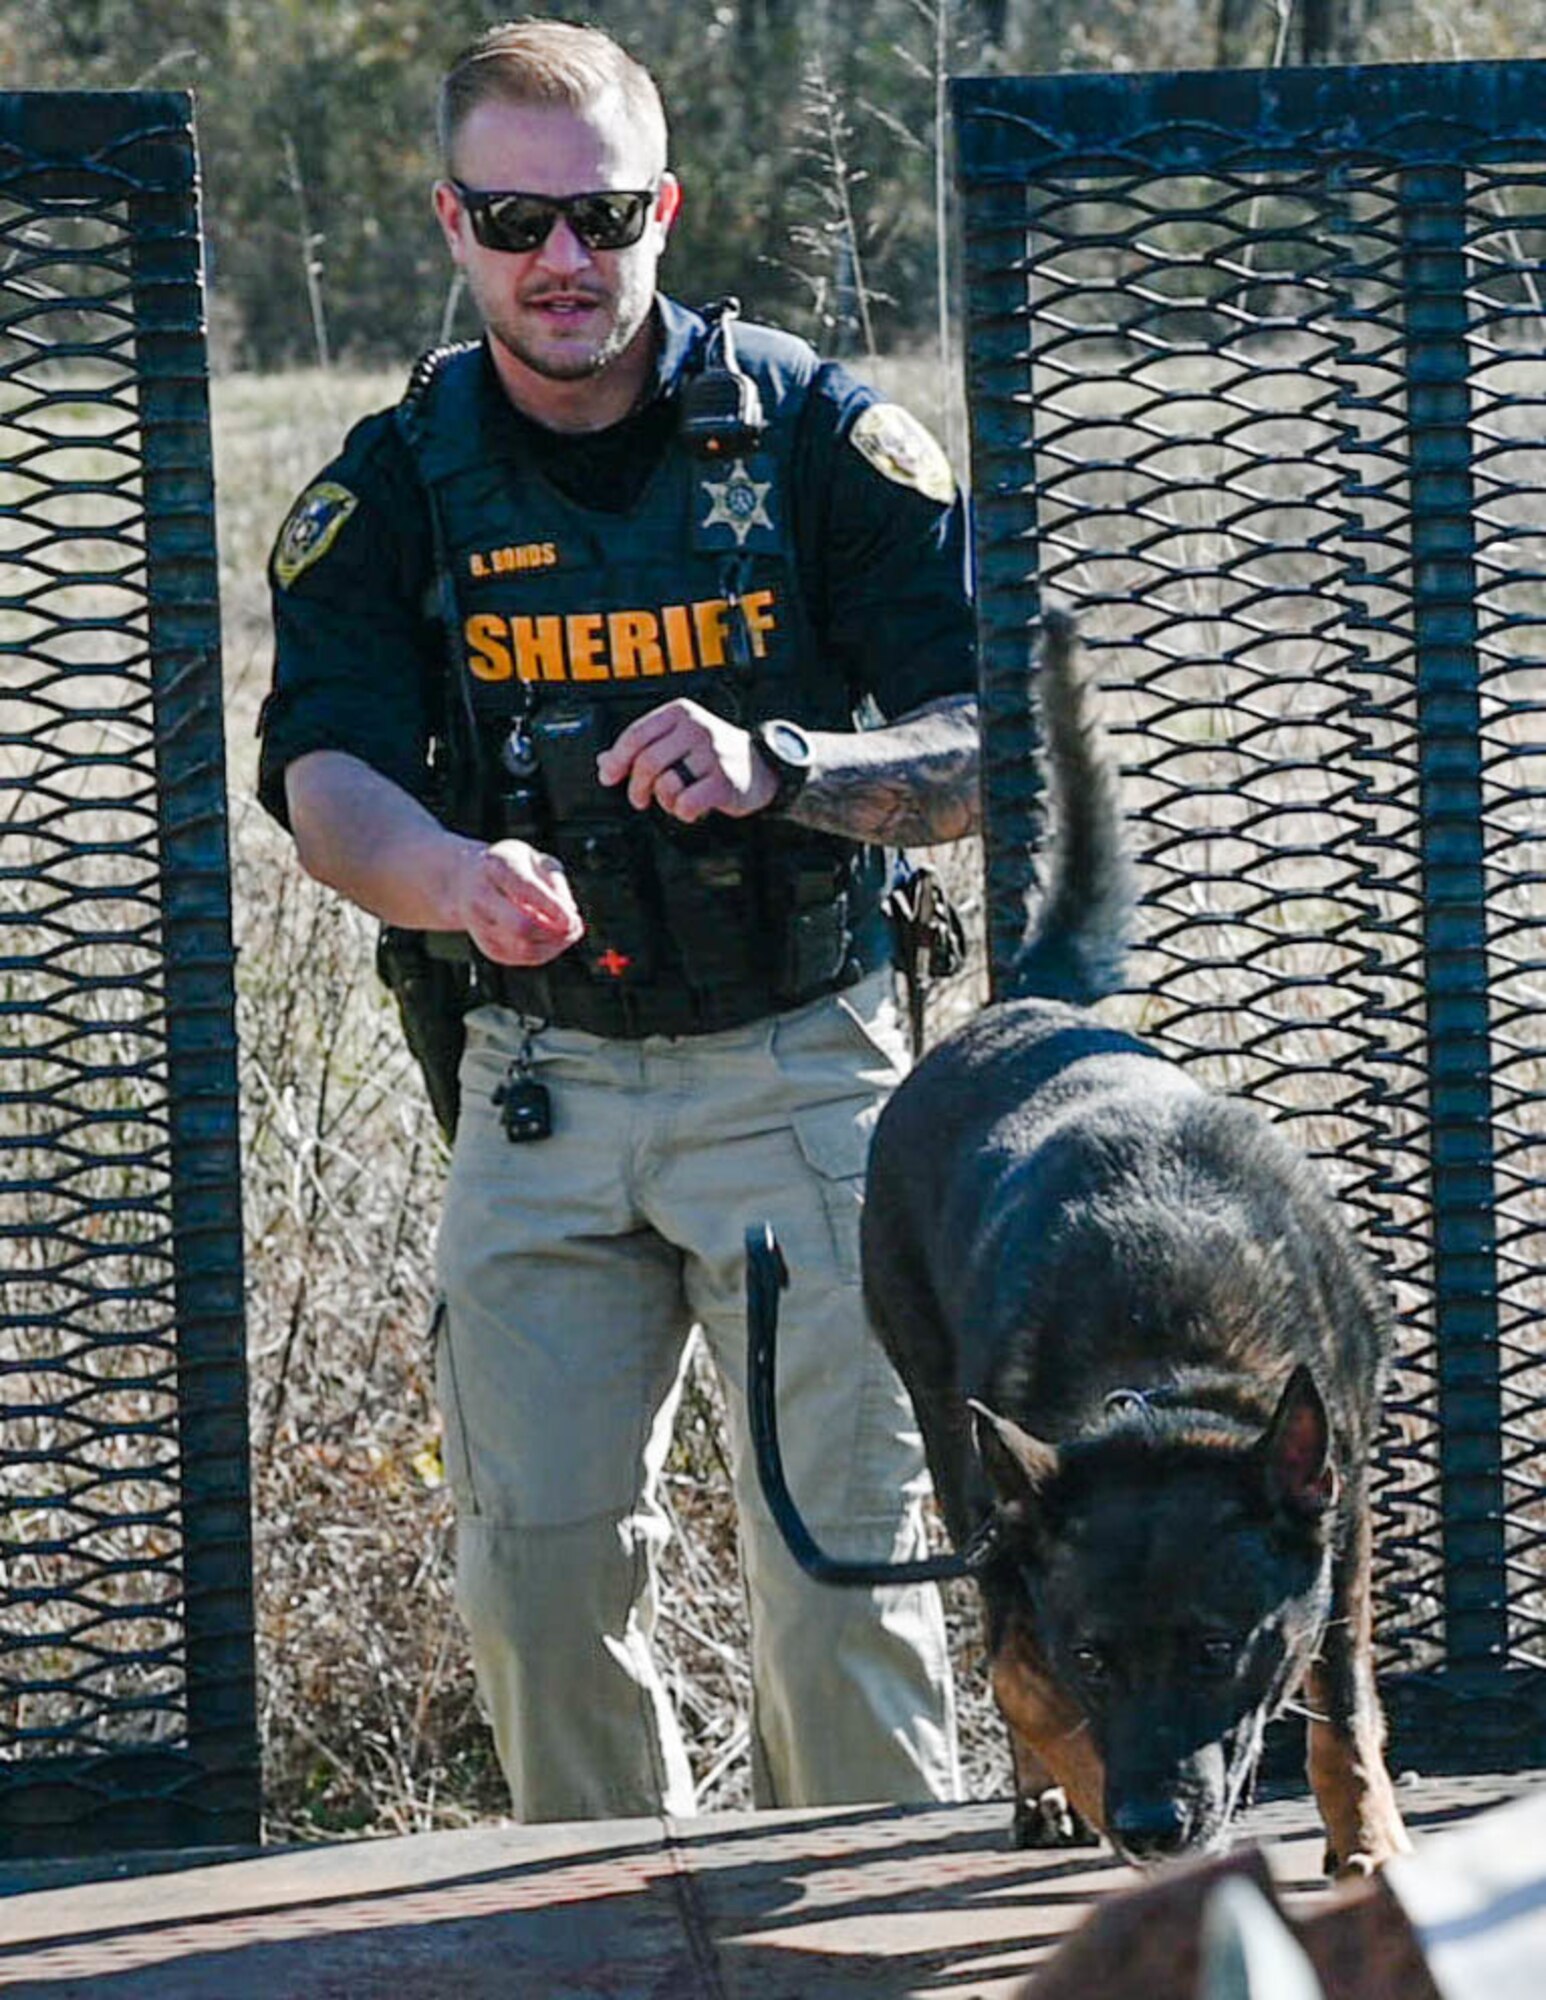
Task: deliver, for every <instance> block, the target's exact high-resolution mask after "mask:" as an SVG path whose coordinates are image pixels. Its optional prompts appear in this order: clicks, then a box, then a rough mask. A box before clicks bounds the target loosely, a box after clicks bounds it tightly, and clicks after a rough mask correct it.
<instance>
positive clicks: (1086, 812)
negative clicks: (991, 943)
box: [1002, 611, 1135, 1006]
mask: <svg viewBox="0 0 1546 2000" xmlns="http://www.w3.org/2000/svg"><path fill="white" fill-rule="evenodd" d="M1085 661H1086V656H1085V653H1084V649H1083V648H1082V647H1081V646H1080V644H1079V634H1078V629H1077V627H1076V626H1075V624H1074V621H1073V619H1072V618H1071V617H1070V616H1069V615H1068V613H1067V612H1065V611H1049V612H1047V613H1046V615H1045V617H1044V619H1043V622H1042V642H1041V651H1040V670H1039V672H1038V673H1037V676H1036V687H1037V696H1038V706H1039V708H1040V712H1041V731H1042V767H1043V772H1044V774H1045V777H1046V781H1047V788H1048V791H1049V793H1050V794H1051V801H1052V807H1053V811H1052V815H1051V819H1052V823H1053V825H1054V828H1055V834H1054V840H1053V847H1052V853H1051V857H1050V860H1049V862H1048V865H1047V871H1046V887H1045V891H1044V894H1043V895H1042V896H1041V898H1040V899H1039V901H1038V904H1037V907H1036V910H1035V913H1034V916H1030V915H1029V913H1028V923H1027V929H1026V935H1025V940H1024V942H1023V943H1022V944H1021V946H1020V949H1019V950H1018V951H1017V952H1016V953H1015V956H1014V959H1013V961H1012V962H1011V964H1010V966H1009V971H1008V976H1007V978H1006V979H1005V981H1004V982H1003V988H1002V997H1003V998H1005V999H1007V1000H1021V999H1028V998H1031V997H1033V996H1034V997H1036V998H1039V999H1048V1000H1071V1001H1074V1002H1075V1003H1076V1004H1078V1005H1081V1006H1086V1005H1088V1004H1089V1003H1090V1002H1091V1001H1093V1000H1099V999H1100V998H1101V997H1102V996H1103V995H1104V994H1107V993H1114V992H1115V991H1116V990H1117V988H1118V987H1119V986H1120V985H1121V983H1122V962H1123V958H1124V956H1125V954H1126V950H1127V944H1128V938H1129V932H1130V927H1131V922H1132V912H1133V901H1134V895H1135V887H1134V878H1133V865H1132V857H1131V855H1130V854H1129V852H1128V846H1127V838H1126V833H1125V830H1124V827H1123V822H1122V803H1121V797H1120V774H1119V772H1118V770H1117V764H1116V759H1115V757H1114V756H1113V754H1112V750H1111V745H1110V742H1109V740H1108V739H1107V736H1106V732H1105V730H1104V729H1103V728H1102V727H1101V723H1100V718H1099V716H1098V715H1097V714H1096V712H1095V706H1094V702H1093V700H1092V695H1093V686H1092V680H1091V676H1090V674H1089V671H1088V668H1087V666H1086V663H1085Z"/></svg>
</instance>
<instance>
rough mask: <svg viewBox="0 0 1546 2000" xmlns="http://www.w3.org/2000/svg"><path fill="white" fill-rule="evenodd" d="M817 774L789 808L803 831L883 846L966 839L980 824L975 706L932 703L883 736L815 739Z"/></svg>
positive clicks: (967, 698) (957, 699)
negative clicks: (810, 830) (813, 830)
mask: <svg viewBox="0 0 1546 2000" xmlns="http://www.w3.org/2000/svg"><path fill="white" fill-rule="evenodd" d="M812 748H813V749H814V750H815V752H816V755H815V759H814V768H813V769H812V772H811V776H810V779H809V781H808V783H807V784H806V786H805V789H804V790H803V791H802V792H801V793H800V795H799V797H798V798H797V799H796V800H795V801H794V803H793V805H792V806H791V807H790V809H789V817H790V818H791V819H792V820H797V821H798V822H799V824H800V825H801V826H809V827H814V828H815V829H816V830H817V831H818V832H821V833H836V834H842V835H845V836H846V837H847V838H848V839H850V840H866V841H872V842H874V843H875V844H876V845H878V846H884V847H933V846H936V845H937V844H939V843H941V842H944V841H949V840H964V839H965V838H966V837H967V836H968V835H969V834H974V833H976V832H977V831H978V830H979V827H980V825H981V820H982V810H981V801H980V798H979V795H978V788H977V766H978V754H977V753H978V735H977V703H976V700H975V698H974V697H973V696H971V695H951V696H949V697H947V698H946V699H945V700H943V701H936V702H930V703H929V705H928V706H927V707H926V708H920V709H915V710H914V711H913V713H912V714H911V715H907V716H903V717H902V719H901V720H900V721H898V722H893V723H889V724H887V725H886V727H885V728H883V729H872V730H860V731H859V732H857V733H856V734H855V735H852V736H827V735H821V736H817V737H815V738H814V739H813V742H812Z"/></svg>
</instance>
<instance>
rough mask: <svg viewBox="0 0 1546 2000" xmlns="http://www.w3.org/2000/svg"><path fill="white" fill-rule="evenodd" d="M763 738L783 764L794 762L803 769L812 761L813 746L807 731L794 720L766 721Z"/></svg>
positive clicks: (798, 767) (763, 727)
mask: <svg viewBox="0 0 1546 2000" xmlns="http://www.w3.org/2000/svg"><path fill="white" fill-rule="evenodd" d="M762 740H763V742H764V743H765V744H766V745H767V746H768V749H769V750H770V751H771V753H772V754H773V755H774V756H775V757H776V758H777V759H778V760H779V762H780V763H781V764H793V765H794V766H795V767H796V768H797V769H800V770H803V769H804V768H805V766H806V765H807V764H809V762H810V761H811V746H810V744H809V742H808V741H807V740H806V735H805V731H804V730H803V729H801V728H799V727H797V725H796V724H794V723H793V722H778V721H774V722H765V723H764V724H763V726H762Z"/></svg>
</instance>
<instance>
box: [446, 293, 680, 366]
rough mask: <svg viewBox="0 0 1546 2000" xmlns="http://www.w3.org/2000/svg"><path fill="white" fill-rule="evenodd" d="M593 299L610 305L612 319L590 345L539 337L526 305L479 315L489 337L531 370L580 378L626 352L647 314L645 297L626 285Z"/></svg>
mask: <svg viewBox="0 0 1546 2000" xmlns="http://www.w3.org/2000/svg"><path fill="white" fill-rule="evenodd" d="M597 303H598V304H599V305H603V306H605V305H608V304H610V305H611V308H612V323H611V325H610V327H608V329H607V330H606V332H605V333H603V334H602V335H601V336H600V338H599V339H598V340H596V341H595V343H594V345H578V346H574V347H570V346H568V345H567V344H566V343H565V342H564V341H562V340H554V339H552V338H551V337H550V338H548V339H545V340H544V339H542V338H541V337H540V331H539V333H538V335H537V336H536V337H534V336H533V333H532V332H531V331H529V330H528V329H529V321H528V319H527V313H529V312H530V311H531V310H532V309H531V308H530V307H526V308H525V309H524V310H523V308H522V307H520V306H517V307H515V308H513V309H509V310H502V311H501V310H496V311H494V312H491V313H485V314H484V315H483V318H484V323H485V325H486V326H487V327H488V330H489V333H490V335H491V336H492V338H493V339H495V340H497V341H498V342H499V344H500V346H501V347H503V348H504V349H505V351H506V353H507V354H511V355H513V356H514V358H515V359H516V360H517V361H519V362H520V363H521V365H522V366H523V367H525V368H529V369H530V370H531V372H532V374H534V375H540V376H541V377H542V379H543V380H544V381H547V382H583V381H587V380H589V379H590V378H591V377H593V376H596V375H599V374H601V373H602V371H603V370H604V369H606V368H608V367H609V366H610V365H611V364H612V363H613V362H614V361H616V360H617V359H618V358H619V356H620V355H622V354H625V353H626V352H627V350H628V349H629V348H630V347H631V346H632V345H633V342H634V340H635V339H636V337H637V336H638V333H639V329H640V328H641V327H642V326H643V325H644V323H645V321H646V320H647V319H648V318H649V314H650V300H649V298H648V297H644V298H634V297H633V296H631V294H630V292H629V291H628V290H626V289H625V290H623V291H620V292H618V293H616V294H615V295H613V296H612V297H611V298H609V299H608V298H602V299H599V300H598V301H597Z"/></svg>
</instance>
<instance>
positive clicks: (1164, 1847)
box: [1108, 1799, 1187, 1861]
mask: <svg viewBox="0 0 1546 2000" xmlns="http://www.w3.org/2000/svg"><path fill="white" fill-rule="evenodd" d="M1108 1824H1109V1828H1110V1832H1111V1837H1112V1839H1113V1840H1114V1841H1115V1842H1116V1843H1117V1845H1118V1846H1119V1847H1120V1848H1121V1849H1122V1852H1123V1853H1124V1854H1126V1855H1127V1856H1128V1858H1129V1859H1130V1860H1132V1861H1160V1860H1163V1859H1164V1857H1165V1856H1166V1855H1168V1854H1179V1853H1180V1852H1181V1849H1182V1848H1183V1847H1185V1845H1186V1836H1187V1815H1186V1812H1185V1810H1184V1809H1183V1808H1182V1806H1181V1804H1180V1802H1179V1801H1178V1800H1176V1799H1124V1800H1123V1802H1122V1803H1121V1805H1119V1806H1118V1807H1117V1808H1116V1810H1115V1811H1114V1812H1112V1813H1111V1814H1110V1815H1109V1821H1108Z"/></svg>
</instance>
